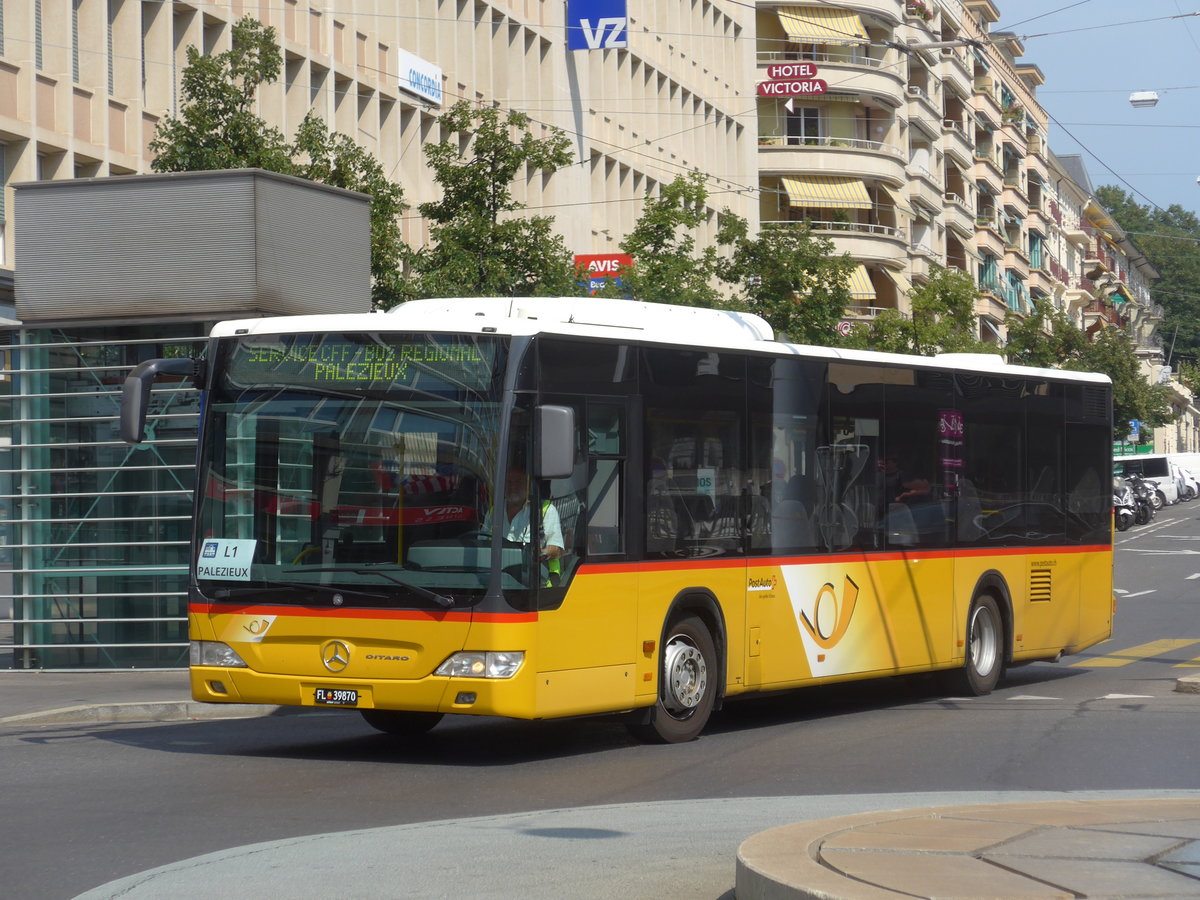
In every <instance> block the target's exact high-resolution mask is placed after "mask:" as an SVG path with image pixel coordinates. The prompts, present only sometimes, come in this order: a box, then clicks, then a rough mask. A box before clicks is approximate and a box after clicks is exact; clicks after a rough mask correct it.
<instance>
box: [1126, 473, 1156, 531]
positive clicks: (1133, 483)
mask: <svg viewBox="0 0 1200 900" xmlns="http://www.w3.org/2000/svg"><path fill="white" fill-rule="evenodd" d="M1125 480H1126V481H1127V482H1128V483H1129V489H1130V490H1131V491H1133V500H1134V502H1135V503H1136V504H1137V509H1136V511H1135V512H1134V515H1133V524H1134V525H1145V524H1146V523H1147V522H1149V521H1150V520H1151V519H1153V518H1154V511H1155V506H1154V494H1155V488H1154V486H1153V485H1152V484H1150V483H1149V482H1147V481H1146V480H1145V479H1144V478H1142V476H1140V475H1126V476H1125Z"/></svg>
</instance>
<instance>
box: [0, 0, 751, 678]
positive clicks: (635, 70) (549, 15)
mask: <svg viewBox="0 0 1200 900" xmlns="http://www.w3.org/2000/svg"><path fill="white" fill-rule="evenodd" d="M587 8H588V4H586V3H583V4H578V5H577V4H567V3H564V2H561V0H474V2H471V3H461V2H450V0H412V2H408V3H401V4H391V5H388V4H379V3H374V2H365V0H343V2H340V3H337V4H333V5H328V4H316V3H312V2H308V0H272V2H269V3H267V2H262V3H258V2H241V0H234V2H181V0H154V2H150V0H144V2H143V0H3V3H2V5H0V163H2V165H0V172H2V176H3V196H2V198H0V291H2V290H3V288H4V286H5V277H4V276H5V273H9V274H10V275H11V273H12V272H13V270H14V267H15V270H16V272H17V273H18V274H17V278H16V282H17V286H16V292H17V301H18V302H17V308H16V313H17V316H18V318H20V319H21V322H20V324H19V325H18V324H17V323H13V322H12V321H11V320H10V321H9V322H8V327H9V331H8V335H7V338H8V340H7V343H8V346H7V347H6V348H3V349H4V350H5V353H4V359H5V360H6V362H7V364H6V365H5V366H4V367H3V370H2V371H0V545H2V546H0V666H2V665H11V666H16V667H19V668H130V667H147V666H150V667H163V666H177V665H181V664H184V663H186V655H187V633H186V632H187V625H186V582H187V579H186V568H187V547H188V540H187V539H188V534H187V524H186V523H187V507H188V504H189V498H190V497H191V492H192V488H193V482H194V471H193V468H192V454H190V453H189V451H188V449H187V448H188V447H189V446H191V443H192V441H193V440H194V435H195V427H196V415H197V410H198V403H197V398H196V396H195V395H194V392H190V393H189V391H188V390H179V391H178V392H177V395H178V396H177V399H176V400H175V401H174V402H173V406H172V409H171V411H170V415H169V416H167V417H165V421H164V428H163V431H162V433H161V434H159V436H158V437H159V439H158V440H156V441H155V442H154V446H153V447H152V448H150V449H149V450H146V449H142V450H141V451H135V450H132V449H130V448H127V447H125V446H123V445H122V444H121V443H120V442H119V440H117V439H116V434H115V431H114V423H115V419H116V412H117V392H118V390H119V385H120V383H121V380H122V379H123V378H124V375H125V373H127V372H128V371H129V370H130V369H131V368H132V367H133V365H135V364H136V363H137V362H138V361H139V360H140V359H144V358H149V357H153V356H163V355H174V354H179V353H191V352H196V351H197V350H199V349H200V348H202V346H203V338H204V335H205V334H206V333H207V331H208V329H209V327H210V326H211V324H212V323H211V312H210V313H208V314H207V315H199V314H197V315H191V316H188V315H184V314H180V313H178V312H175V313H173V314H171V315H163V314H160V313H158V312H156V311H157V310H159V309H161V308H162V307H161V304H155V303H154V302H152V301H151V300H149V299H148V298H145V297H140V296H139V295H138V291H137V287H138V286H137V284H136V283H131V285H130V296H129V302H128V304H127V309H125V310H124V311H123V312H122V311H119V310H116V311H115V310H114V308H113V307H112V306H109V305H106V310H105V312H106V316H105V318H104V319H103V320H100V319H94V318H89V317H88V316H82V315H81V316H75V317H73V318H70V319H69V320H64V319H63V318H62V317H59V318H56V319H53V320H48V319H45V318H44V317H42V316H41V315H40V314H39V312H38V308H37V304H32V303H30V304H26V305H25V307H24V308H22V304H21V295H22V291H23V287H22V279H21V277H20V260H19V259H17V258H16V253H15V252H14V244H15V241H14V238H15V236H16V235H17V234H19V233H20V228H21V222H20V221H19V217H18V216H16V215H14V209H15V207H16V205H17V204H16V200H15V192H14V189H13V185H14V184H19V183H23V182H35V181H48V180H56V181H57V180H64V179H75V178H91V177H103V176H110V175H133V174H140V173H146V172H148V171H149V167H150V162H151V158H150V154H149V151H148V145H149V143H150V141H151V140H152V138H153V136H154V133H155V128H156V127H157V124H158V123H159V122H160V121H162V119H163V117H164V116H167V115H172V114H176V113H178V111H179V109H180V102H181V97H180V78H181V75H182V73H183V71H184V68H185V66H186V61H187V48H188V47H189V46H194V47H196V48H198V49H200V50H201V51H203V52H205V53H215V52H220V51H223V50H225V49H227V48H228V47H229V46H230V39H231V32H232V26H233V23H235V22H236V21H237V20H238V19H239V18H241V17H242V16H243V15H250V16H253V17H255V18H257V19H259V20H260V21H262V22H264V23H266V24H268V25H271V26H273V27H274V28H275V29H276V31H277V34H278V36H279V39H280V41H281V47H282V52H283V73H282V77H281V78H280V79H279V80H278V81H277V82H275V83H273V84H270V85H266V86H264V87H263V88H262V89H261V90H260V92H259V95H258V100H257V112H258V114H259V115H261V116H262V117H263V118H264V119H265V120H266V122H267V123H268V124H270V125H272V126H275V127H277V128H279V129H280V130H281V131H282V132H283V133H284V134H285V135H288V136H289V137H290V136H291V135H292V134H294V132H295V129H296V127H297V126H298V125H299V123H300V122H301V121H302V120H303V118H304V117H305V115H307V114H308V113H309V112H310V111H312V110H316V111H317V112H318V113H319V114H320V115H321V116H322V117H323V118H324V119H325V121H326V122H328V123H329V124H330V125H331V126H332V127H333V128H334V129H335V130H337V131H339V132H341V133H343V134H346V135H349V136H351V137H353V138H354V139H355V140H356V141H357V142H358V143H359V144H361V145H363V146H364V147H366V148H367V149H368V150H370V151H371V152H372V153H373V154H374V155H375V156H376V157H377V158H378V159H379V160H380V161H381V162H382V164H383V167H384V169H385V170H386V171H387V172H388V173H390V174H391V175H392V177H394V178H395V179H396V180H397V181H399V182H400V184H401V185H402V186H403V188H404V191H405V195H406V199H407V201H408V202H409V203H410V204H411V206H412V208H413V210H414V211H413V212H411V213H410V214H408V215H406V216H405V217H404V219H403V228H404V237H405V239H406V240H407V241H408V242H409V243H410V244H411V245H419V244H421V243H422V242H424V241H425V240H426V238H427V230H426V225H425V222H424V221H423V220H422V219H421V217H420V216H419V215H418V214H417V213H416V212H415V207H416V206H417V204H419V203H421V202H424V201H427V200H431V199H434V198H435V192H436V185H435V184H434V183H433V181H432V178H431V177H430V175H429V173H428V170H427V168H426V167H425V162H424V155H423V153H422V147H423V146H424V145H425V144H427V143H429V142H432V141H438V140H440V139H441V138H442V136H443V135H442V134H441V132H440V130H439V126H438V125H437V117H438V116H439V114H440V113H441V112H442V111H443V110H444V109H445V108H447V107H448V106H450V105H451V104H453V103H454V102H456V101H458V100H463V99H465V100H469V101H471V102H477V103H482V104H488V105H495V106H497V107H499V108H501V109H505V110H507V109H515V110H520V111H522V112H524V113H526V114H528V115H529V116H530V118H531V119H532V121H533V122H534V123H535V134H545V133H547V130H548V129H549V128H550V127H552V126H553V127H558V128H561V129H562V130H563V131H565V132H566V133H567V134H569V135H570V136H571V138H572V142H573V144H572V146H573V149H574V151H575V153H576V157H577V160H576V163H575V164H574V165H572V166H569V167H567V168H566V169H564V170H562V171H560V172H558V173H556V174H554V175H553V176H552V177H543V175H542V174H541V173H537V172H528V173H525V175H524V176H523V177H522V178H521V179H520V180H519V183H518V184H516V185H515V187H514V193H515V195H516V197H517V199H518V200H520V201H521V202H523V203H525V204H526V205H527V207H528V208H529V210H530V211H531V212H535V213H537V214H542V215H551V216H554V217H555V221H556V227H557V228H558V230H559V232H560V234H561V235H562V236H563V238H564V239H565V241H566V244H567V246H568V247H569V248H571V249H572V250H574V251H575V252H576V253H580V254H597V253H607V252H614V251H616V250H617V249H618V246H617V245H618V243H619V242H620V240H621V239H622V237H623V236H624V235H625V234H626V233H628V231H629V230H630V229H631V228H632V226H633V224H634V223H635V222H636V220H637V218H638V217H639V215H640V213H641V210H642V204H643V200H644V198H645V196H646V195H647V194H653V192H654V191H655V189H656V188H657V186H659V185H661V184H663V183H666V182H669V181H671V180H673V179H674V178H676V177H677V176H679V175H680V174H684V173H687V172H692V171H700V172H703V173H705V174H706V176H707V178H708V182H707V183H708V187H709V191H710V195H711V198H712V200H711V207H710V209H709V216H708V222H707V224H706V225H705V226H704V227H703V228H702V234H701V235H700V239H701V241H702V242H703V241H705V240H709V239H711V237H712V235H713V234H714V233H715V229H716V224H717V223H716V219H717V211H718V210H719V209H723V208H730V209H732V210H733V211H734V212H736V213H738V214H740V215H742V216H743V217H745V218H747V219H749V220H750V221H751V222H752V223H753V224H754V225H757V216H758V206H757V203H756V201H755V191H754V189H755V187H756V179H757V157H756V143H755V133H756V132H755V126H754V114H755V110H754V103H753V101H752V100H751V99H750V98H751V97H752V96H753V90H754V78H753V73H754V58H753V39H752V35H753V27H754V13H753V10H752V9H750V8H747V7H746V6H745V5H744V4H737V3H726V2H709V0H701V2H683V0H667V2H644V0H630V2H629V3H628V17H627V19H626V21H625V25H624V28H623V29H620V28H617V29H614V28H613V25H612V23H611V22H610V23H608V24H607V25H605V26H600V25H599V23H598V22H592V23H591V27H589V28H586V29H585V28H584V27H583V23H577V24H571V23H569V22H568V11H569V10H570V9H575V10H576V12H577V14H578V15H580V16H585V15H587V13H586V9H587ZM581 9H582V10H585V12H579V10H581ZM601 15H607V14H606V13H601ZM569 25H570V27H568V26H569ZM580 38H582V39H583V40H580ZM576 45H579V47H580V49H574V48H575V47H576ZM593 47H594V49H593ZM219 264H220V261H214V265H219ZM9 283H10V284H11V282H9ZM2 314H3V310H0V315H2ZM0 324H2V323H0ZM30 423H33V424H32V425H30ZM168 426H169V427H168ZM118 483H119V484H120V488H119V489H117V488H114V485H116V484H118ZM131 529H135V530H136V534H137V535H138V536H137V538H136V539H133V538H131V537H130V535H131V534H133V533H134V531H132V530H131ZM135 541H136V552H135V551H134V550H133V549H131V547H132V545H133V544H134V543H135ZM6 629H7V633H6Z"/></svg>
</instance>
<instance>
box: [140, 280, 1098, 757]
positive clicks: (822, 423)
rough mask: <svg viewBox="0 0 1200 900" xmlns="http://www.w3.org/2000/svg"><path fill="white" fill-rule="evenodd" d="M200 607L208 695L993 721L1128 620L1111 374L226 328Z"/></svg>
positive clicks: (457, 317) (597, 303)
mask: <svg viewBox="0 0 1200 900" xmlns="http://www.w3.org/2000/svg"><path fill="white" fill-rule="evenodd" d="M160 376H171V377H174V378H176V379H178V378H181V377H192V378H195V379H196V380H197V382H198V383H199V384H200V386H201V387H202V388H203V390H204V397H205V402H204V414H203V417H202V424H201V433H200V446H199V453H198V469H197V482H196V492H195V521H194V532H193V541H192V565H191V578H190V588H189V630H190V641H191V650H190V653H191V656H190V668H191V687H192V693H193V696H194V697H195V698H196V699H197V700H202V701H208V702H212V703H261V704H272V705H275V704H283V705H291V706H307V707H331V708H339V709H357V710H360V711H361V713H362V715H363V717H364V718H365V719H366V721H367V722H368V723H370V724H371V725H372V726H374V727H376V728H378V729H380V730H382V731H385V732H389V733H395V734H414V733H420V732H423V731H426V730H428V729H429V728H431V727H433V726H434V725H435V724H436V723H437V722H438V721H439V720H440V719H441V718H442V717H443V716H444V715H445V714H448V713H454V714H464V715H486V716H508V717H513V718H519V719H543V718H554V717H564V716H579V715H591V714H599V713H621V714H624V715H625V716H626V717H627V720H628V722H629V724H630V727H631V728H632V730H633V731H634V733H635V734H638V735H639V736H641V737H643V738H645V739H647V740H655V741H663V742H677V741H686V740H690V739H692V738H694V737H696V736H697V735H698V734H699V733H700V732H701V730H702V729H703V728H704V726H705V724H706V722H707V721H708V720H709V716H710V713H711V712H712V711H713V710H714V709H715V708H717V707H719V706H720V705H721V704H722V703H724V701H725V700H727V699H732V698H735V697H738V696H742V695H747V694H752V693H757V692H764V691H778V690H785V689H792V688H799V687H803V686H808V685H814V684H821V683H830V682H837V681H846V680H850V679H861V678H873V677H880V676H891V675H899V674H905V673H915V672H927V671H941V672H942V673H944V676H945V678H946V679H947V681H948V683H949V684H948V686H949V687H950V688H951V689H952V690H954V691H966V692H969V693H971V694H985V693H987V692H989V691H990V690H992V689H993V687H994V686H995V685H996V684H997V681H998V679H999V678H1000V677H1001V675H1002V673H1003V671H1004V669H1005V667H1007V666H1012V665H1017V664H1021V663H1026V662H1030V661H1033V660H1053V659H1057V658H1058V657H1059V656H1060V655H1062V654H1069V653H1075V652H1078V651H1079V650H1081V649H1083V648H1085V647H1088V646H1089V645H1091V644H1094V643H1096V642H1097V641H1100V640H1102V639H1104V638H1106V637H1108V636H1109V634H1110V631H1111V627H1112V615H1113V599H1112V598H1113V592H1112V518H1111V480H1112V479H1111V472H1112V459H1111V434H1112V425H1111V387H1110V384H1109V382H1108V380H1107V379H1106V378H1104V377H1103V376H1098V375H1091V374H1083V373H1071V372H1061V371H1051V370H1041V369H1031V368H1020V367H1014V366H1009V365H1006V364H1004V363H1003V361H1002V360H1001V359H1000V358H999V357H997V356H987V355H971V356H964V355H944V356H939V357H932V358H924V357H910V356H900V355H891V354H879V353H869V352H856V351H845V350H837V349H831V348H825V347H807V346H797V345H792V344H788V343H785V342H782V341H778V340H775V338H774V336H773V334H772V332H771V329H770V328H769V327H768V326H767V324H766V323H765V322H764V321H762V320H761V319H760V318H758V317H756V316H753V315H747V314H737V313H733V312H726V311H716V310H701V309H691V308H681V307H671V306H665V305H657V304H646V303H640V302H634V301H624V300H599V299H595V298H557V299H556V298H535V299H529V298H523V299H495V298H482V299H450V300H422V301H415V302H411V303H407V304H404V305H402V306H400V307H398V308H396V309H395V310H393V311H391V312H388V313H372V314H366V315H329V316H306V317H295V318H290V317H288V318H261V319H252V320H244V321H232V322H226V323H223V324H219V325H218V326H216V328H215V329H214V331H213V333H212V337H211V343H210V345H209V347H208V350H207V353H206V356H205V359H204V360H196V361H193V360H154V361H151V362H149V363H144V364H143V365H142V366H141V367H139V368H138V369H137V370H135V371H134V372H133V373H132V374H131V375H130V377H129V378H128V380H127V382H126V387H125V394H124V398H123V407H122V434H123V436H124V437H125V439H126V440H131V441H138V440H141V439H142V438H143V435H144V431H143V429H144V426H145V423H146V420H147V415H149V416H150V417H151V418H152V417H153V415H154V414H155V408H156V403H155V402H154V396H153V392H152V390H151V386H152V383H153V381H154V379H155V378H156V377H160Z"/></svg>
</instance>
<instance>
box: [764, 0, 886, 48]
mask: <svg viewBox="0 0 1200 900" xmlns="http://www.w3.org/2000/svg"><path fill="white" fill-rule="evenodd" d="M776 14H777V15H778V16H779V24H780V25H782V26H783V30H784V31H785V32H786V33H787V36H788V38H789V39H790V40H793V41H795V42H796V43H798V44H859V43H864V42H865V41H867V29H866V28H864V27H863V23H862V19H861V18H859V15H858V13H856V12H851V11H850V10H846V9H828V8H825V7H820V8H817V7H813V6H782V7H780V8H779V9H778V10H776Z"/></svg>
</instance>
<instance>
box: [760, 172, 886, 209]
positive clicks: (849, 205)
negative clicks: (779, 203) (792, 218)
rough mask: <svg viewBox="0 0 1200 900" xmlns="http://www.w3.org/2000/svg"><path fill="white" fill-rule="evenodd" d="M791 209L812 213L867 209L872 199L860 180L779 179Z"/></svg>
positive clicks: (803, 176) (832, 177) (797, 177)
mask: <svg viewBox="0 0 1200 900" xmlns="http://www.w3.org/2000/svg"><path fill="white" fill-rule="evenodd" d="M779 180H780V181H781V182H782V183H783V190H784V193H786V194H787V195H788V202H789V203H790V204H791V205H792V206H807V207H810V208H815V209H870V208H871V195H870V194H868V193H867V186H866V185H865V184H863V181H862V179H861V178H843V177H839V176H835V175H785V176H783V177H782V178H780V179H779Z"/></svg>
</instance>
